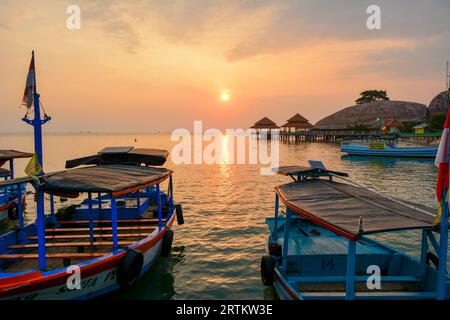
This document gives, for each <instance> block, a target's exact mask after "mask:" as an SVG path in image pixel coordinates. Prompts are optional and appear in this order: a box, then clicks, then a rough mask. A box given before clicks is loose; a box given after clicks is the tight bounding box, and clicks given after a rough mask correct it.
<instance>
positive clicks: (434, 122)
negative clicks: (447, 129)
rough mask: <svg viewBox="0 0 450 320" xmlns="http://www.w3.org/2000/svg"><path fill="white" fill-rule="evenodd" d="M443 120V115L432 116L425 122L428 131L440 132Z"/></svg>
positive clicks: (444, 116) (442, 127)
mask: <svg viewBox="0 0 450 320" xmlns="http://www.w3.org/2000/svg"><path fill="white" fill-rule="evenodd" d="M445 118H446V115H445V114H438V113H436V114H433V115H432V116H431V117H430V118H428V120H427V124H428V129H429V130H430V131H442V130H443V129H444V123H445Z"/></svg>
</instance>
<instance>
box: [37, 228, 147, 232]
mask: <svg viewBox="0 0 450 320" xmlns="http://www.w3.org/2000/svg"><path fill="white" fill-rule="evenodd" d="M92 229H93V230H94V231H112V227H93V228H92ZM89 230H90V229H89V228H53V229H45V232H52V233H62V232H86V231H87V232H89ZM117 230H118V231H126V230H150V231H153V230H155V227H152V226H129V227H117Z"/></svg>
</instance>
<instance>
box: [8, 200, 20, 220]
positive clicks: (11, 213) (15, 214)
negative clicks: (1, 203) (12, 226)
mask: <svg viewBox="0 0 450 320" xmlns="http://www.w3.org/2000/svg"><path fill="white" fill-rule="evenodd" d="M8 218H9V219H10V220H17V219H19V209H18V208H17V203H15V202H14V203H13V204H12V205H11V206H10V207H9V208H8Z"/></svg>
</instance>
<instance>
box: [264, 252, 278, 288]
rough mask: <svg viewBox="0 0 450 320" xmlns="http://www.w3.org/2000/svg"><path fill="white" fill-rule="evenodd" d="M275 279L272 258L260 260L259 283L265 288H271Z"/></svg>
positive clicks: (267, 257)
mask: <svg viewBox="0 0 450 320" xmlns="http://www.w3.org/2000/svg"><path fill="white" fill-rule="evenodd" d="M274 277H275V261H274V260H273V258H272V256H269V255H265V256H262V258H261V281H262V283H263V284H264V285H265V286H271V285H272V284H273V280H274Z"/></svg>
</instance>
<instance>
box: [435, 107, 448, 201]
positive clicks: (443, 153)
mask: <svg viewBox="0 0 450 320" xmlns="http://www.w3.org/2000/svg"><path fill="white" fill-rule="evenodd" d="M449 128H450V113H449V112H448V111H447V119H446V120H445V124H444V131H442V137H441V141H440V143H439V149H438V152H437V155H436V160H435V161H434V164H435V165H436V167H438V168H439V173H438V179H437V183H436V198H437V200H438V201H439V202H441V200H442V191H443V190H444V189H448V186H449V165H448V151H449V149H448V147H449V142H450V141H449V139H450V132H449V131H450V129H449Z"/></svg>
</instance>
